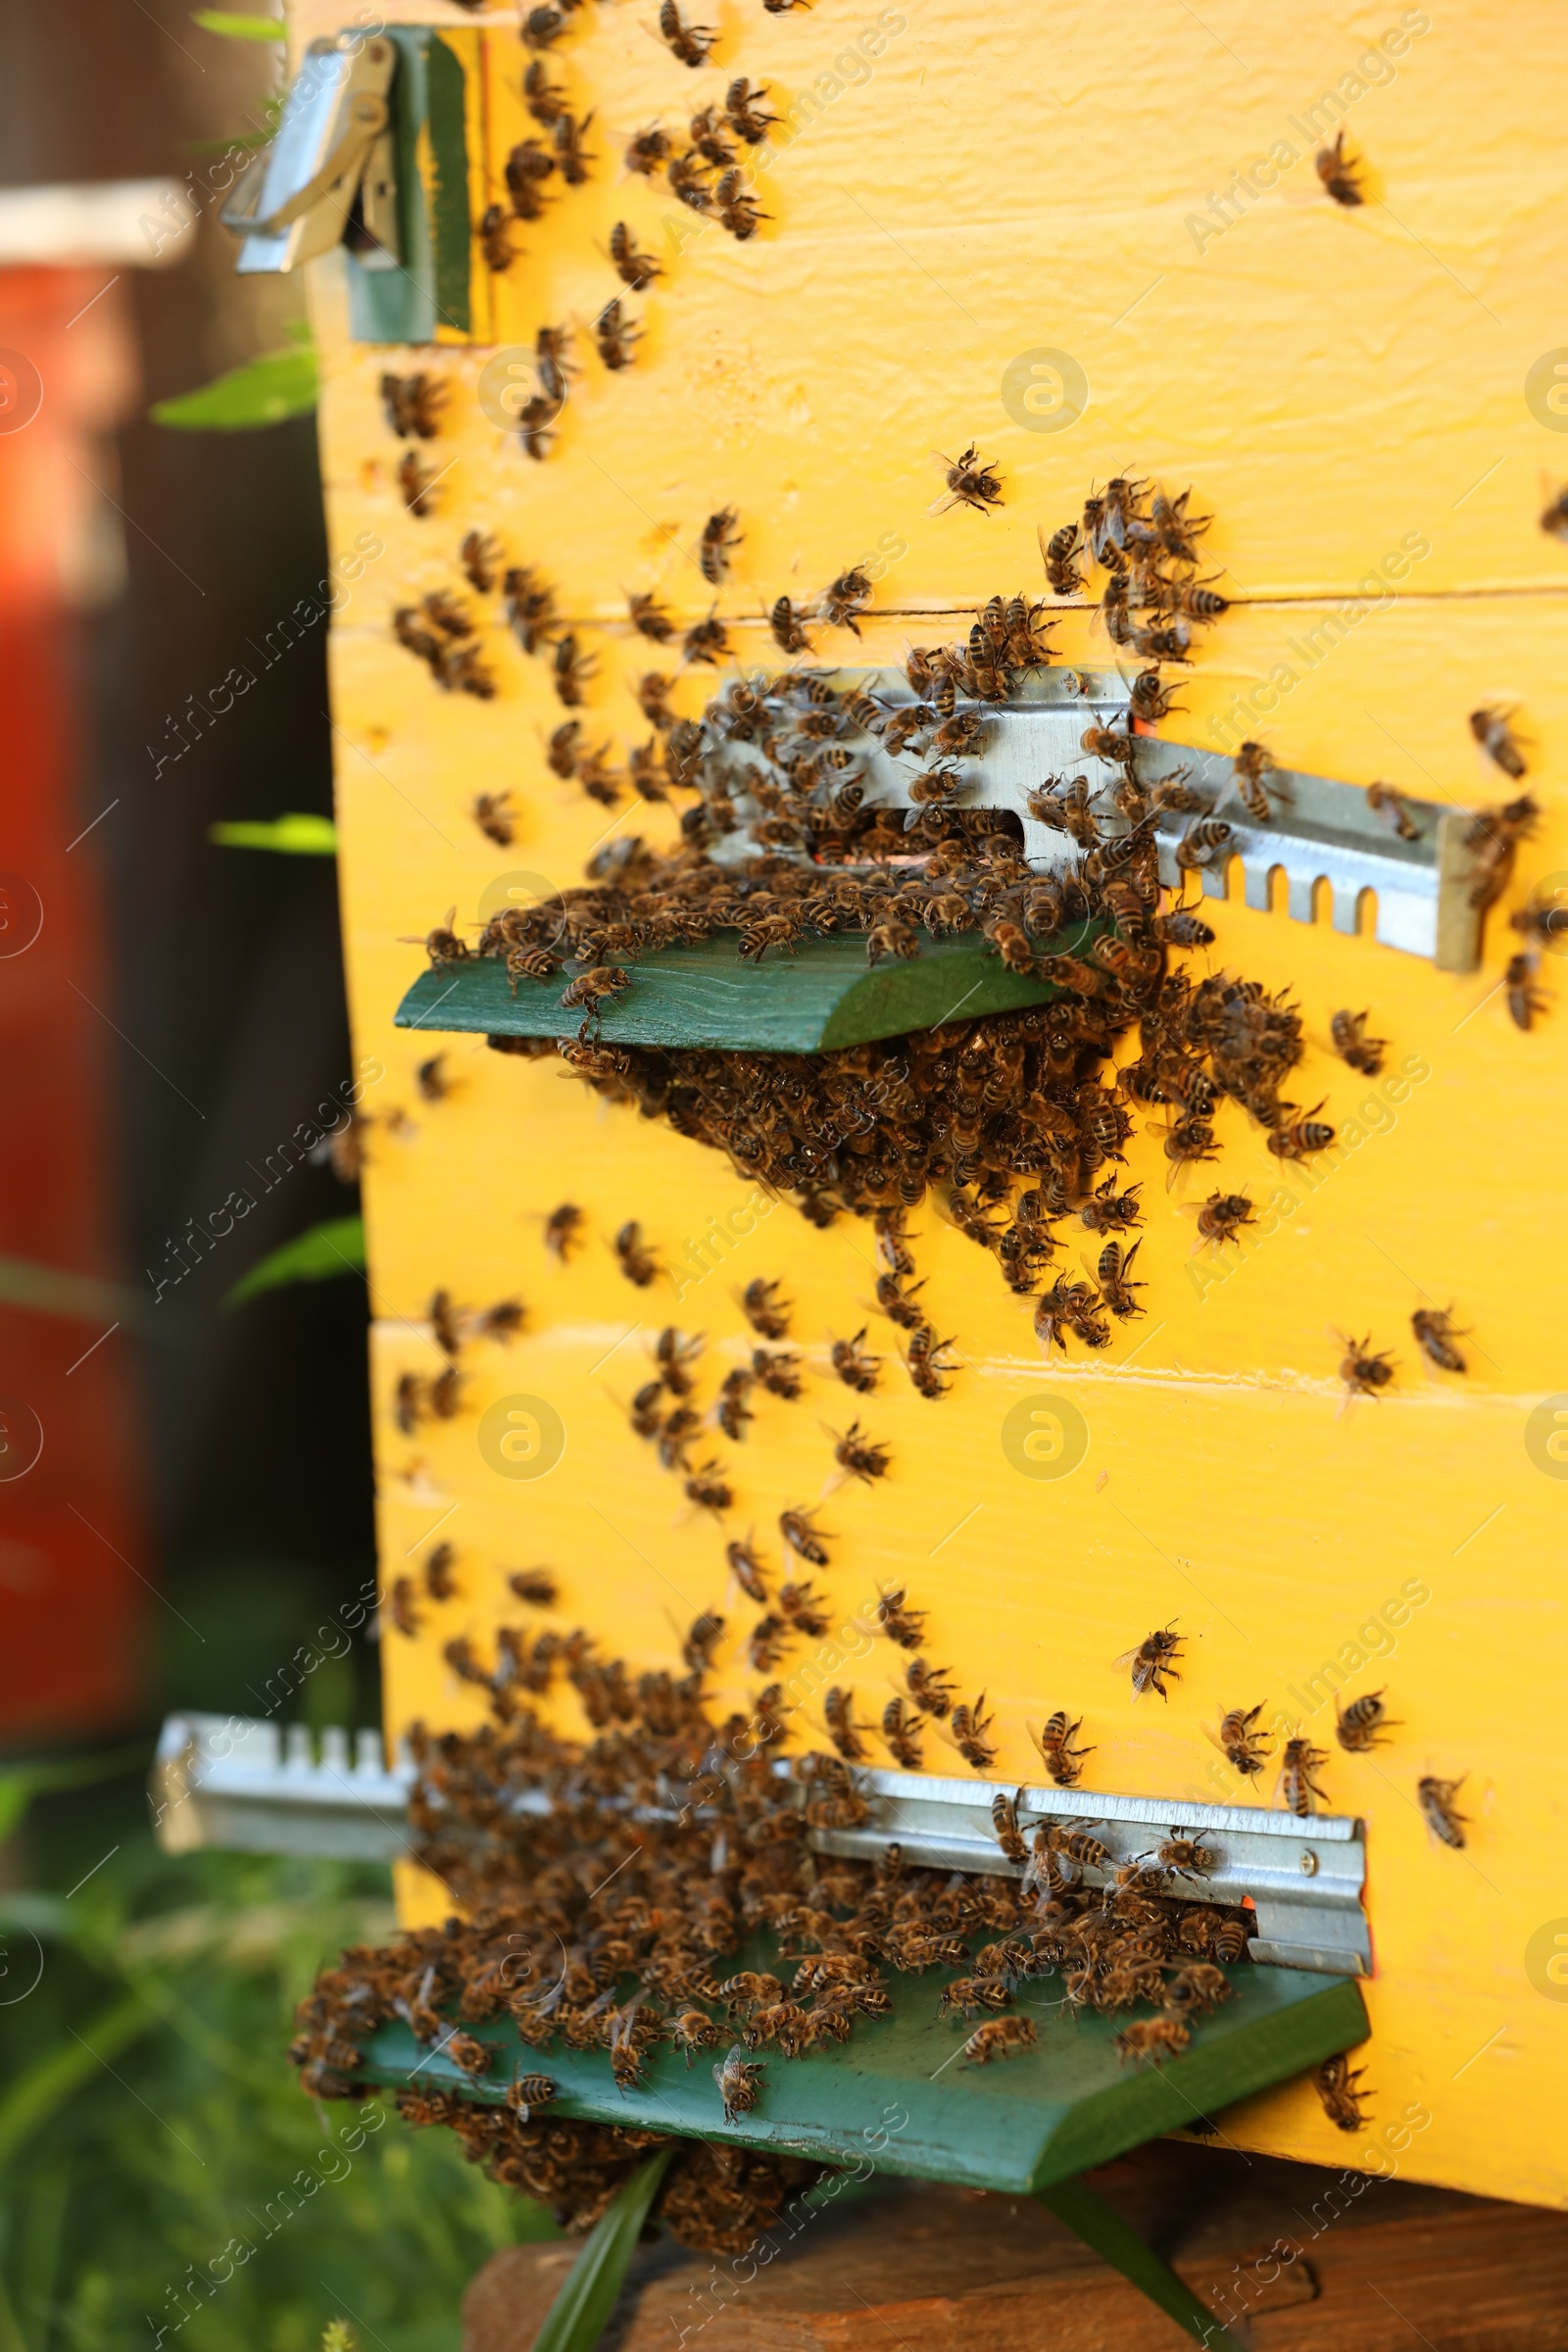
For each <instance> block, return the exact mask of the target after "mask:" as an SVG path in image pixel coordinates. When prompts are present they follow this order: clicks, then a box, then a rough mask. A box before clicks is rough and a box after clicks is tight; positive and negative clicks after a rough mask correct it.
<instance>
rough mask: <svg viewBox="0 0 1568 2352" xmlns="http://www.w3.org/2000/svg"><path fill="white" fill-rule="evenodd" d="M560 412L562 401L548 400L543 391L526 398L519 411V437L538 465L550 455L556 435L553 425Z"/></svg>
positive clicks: (528, 453)
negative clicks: (552, 428)
mask: <svg viewBox="0 0 1568 2352" xmlns="http://www.w3.org/2000/svg"><path fill="white" fill-rule="evenodd" d="M560 414H561V403H560V402H559V401H555V400H547V399H546V397H545V395H544V394H543V393H542V392H536V393H535V394H534V396H533V398H532V399H531V400H525V401H524V402H523V404H522V407H521V408H520V409H519V410H518V411H517V437H518V439H519V440H520V441H521V443H522V446H523V448H524V450H525V451H526V453H527V455H528V456H529V457H530V458H532V459H533V460H534V462H535V464H536V465H538V464H542V463H543V461H544V460H545V459H546V458H547V457H548V456H549V455H550V444H551V442H552V441H553V440H554V439H555V437H556V436H555V434H554V432H553V431H552V430H551V427H552V425H553V424H554V422H555V420H556V418H557V417H559V416H560Z"/></svg>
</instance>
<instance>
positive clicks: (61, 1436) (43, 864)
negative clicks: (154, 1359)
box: [0, 263, 151, 1751]
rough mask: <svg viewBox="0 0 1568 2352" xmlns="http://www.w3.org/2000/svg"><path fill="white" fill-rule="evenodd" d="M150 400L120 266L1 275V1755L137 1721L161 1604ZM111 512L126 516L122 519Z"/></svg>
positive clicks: (7, 271) (9, 270) (18, 270)
mask: <svg viewBox="0 0 1568 2352" xmlns="http://www.w3.org/2000/svg"><path fill="white" fill-rule="evenodd" d="M137 391H138V382H137V368H136V361H135V349H134V343H133V339H132V334H131V329H130V326H129V322H128V316H127V309H126V305H125V302H124V286H123V281H122V280H121V279H120V278H119V277H118V276H117V274H116V269H115V265H114V264H113V263H93V264H77V265H73V266H63V267H24V268H4V267H0V775H3V777H4V800H3V807H4V810H5V825H4V833H3V836H0V868H3V869H4V870H3V871H0V1073H3V1083H4V1090H5V1103H6V1112H7V1129H8V1148H7V1151H6V1152H5V1155H4V1158H3V1159H0V1744H3V1745H4V1746H5V1747H6V1748H8V1749H11V1750H13V1751H14V1750H16V1749H19V1748H24V1747H33V1746H36V1745H40V1744H48V1743H53V1742H56V1741H62V1740H73V1739H79V1738H82V1737H91V1736H93V1735H98V1734H102V1733H104V1732H106V1731H109V1730H112V1729H114V1728H115V1727H117V1726H121V1725H123V1724H124V1723H126V1722H127V1721H128V1720H130V1719H133V1718H134V1717H135V1716H137V1715H138V1714H139V1713H140V1712H141V1708H142V1697H143V1675H142V1661H141V1655H140V1653H141V1649H142V1634H143V1626H144V1617H145V1609H146V1604H147V1600H148V1595H149V1593H150V1591H151V1587H150V1584H149V1582H148V1573H147V1567H148V1564H147V1557H146V1542H147V1539H146V1534H145V1528H144V1510H143V1499H142V1494H141V1480H140V1476H139V1464H138V1447H137V1444H136V1438H135V1434H134V1433H135V1416H134V1406H133V1396H132V1387H131V1377H130V1372H131V1367H130V1361H129V1358H128V1355H127V1350H126V1348H125V1340H126V1338H127V1336H128V1330H129V1327H130V1326H132V1325H133V1324H134V1322H135V1319H136V1315H137V1311H138V1309H137V1302H136V1301H135V1297H134V1294H133V1293H131V1292H129V1291H128V1290H124V1289H123V1288H122V1287H121V1285H120V1284H119V1283H118V1281H117V1280H116V1275H117V1272H118V1269H117V1266H116V1250H115V1214H114V1201H113V1194H112V1187H111V1172H112V1168H113V1164H114V1160H113V1154H112V1150H111V1129H110V1113H111V1104H110V1101H109V1093H108V1090H109V1077H110V1072H109V1050H110V1048H111V1047H112V1045H113V1032H112V1029H111V1028H110V1026H109V1025H108V1024H109V1018H110V1015H111V1013H112V1011H113V1006H112V1004H111V997H110V991H111V987H112V981H111V978H110V975H109V971H108V965H107V958H106V956H105V954H104V949H103V944H102V943H103V931H104V920H103V908H102V884H101V876H100V874H99V872H98V869H97V867H96V864H95V855H94V844H93V842H92V839H91V831H90V828H91V826H92V823H93V820H94V818H95V817H96V816H97V814H98V813H99V812H98V811H96V810H95V809H83V806H82V800H81V791H82V778H83V758H82V744H81V740H80V735H79V732H78V713H79V711H80V709H81V706H82V702H83V699H84V698H83V685H84V681H83V677H82V674H81V670H82V646H81V627H80V621H79V618H78V614H79V613H80V612H81V611H82V610H83V609H84V608H86V607H88V606H90V605H94V604H99V603H102V602H104V601H106V600H107V597H108V596H109V595H112V594H113V593H114V592H115V590H116V588H117V586H118V576H117V573H118V561H119V556H120V551H121V542H120V540H119V536H118V515H117V514H116V512H115V508H114V502H113V498H112V496H111V495H110V493H111V489H112V485H113V483H114V476H113V471H112V468H113V464H114V451H113V444H112V442H111V441H110V439H109V435H110V432H111V430H112V428H113V426H114V425H115V424H116V423H118V422H119V421H120V420H121V419H122V418H123V417H125V416H126V415H127V413H128V412H129V410H130V407H131V404H132V402H133V400H134V399H135V397H136V395H137ZM106 499H107V501H108V503H107V504H106Z"/></svg>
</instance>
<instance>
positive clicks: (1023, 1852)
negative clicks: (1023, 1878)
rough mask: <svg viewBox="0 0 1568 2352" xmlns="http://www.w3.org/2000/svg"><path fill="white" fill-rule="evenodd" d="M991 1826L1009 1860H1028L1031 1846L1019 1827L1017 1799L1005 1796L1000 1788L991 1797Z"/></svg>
mask: <svg viewBox="0 0 1568 2352" xmlns="http://www.w3.org/2000/svg"><path fill="white" fill-rule="evenodd" d="M991 1827H992V1829H993V1830H994V1831H995V1833H996V1839H997V1843H998V1844H999V1845H1000V1846H1001V1848H1002V1850H1003V1852H1004V1853H1005V1855H1006V1857H1007V1860H1008V1861H1009V1862H1027V1861H1028V1859H1029V1847H1028V1844H1027V1842H1026V1840H1025V1838H1024V1837H1023V1833H1022V1832H1021V1831H1020V1829H1019V1827H1018V1805H1017V1799H1016V1798H1015V1797H1010V1796H1004V1794H1003V1792H1002V1790H1001V1789H998V1790H997V1793H996V1795H995V1796H994V1797H993V1798H992V1799H991Z"/></svg>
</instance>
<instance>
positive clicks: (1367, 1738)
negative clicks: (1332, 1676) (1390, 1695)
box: [1334, 1691, 1397, 1756]
mask: <svg viewBox="0 0 1568 2352" xmlns="http://www.w3.org/2000/svg"><path fill="white" fill-rule="evenodd" d="M1334 1713H1335V1725H1334V1736H1335V1738H1336V1739H1337V1740H1339V1743H1340V1745H1341V1746H1342V1747H1343V1748H1344V1749H1345V1750H1346V1751H1347V1753H1348V1754H1349V1755H1352V1756H1361V1755H1365V1754H1366V1752H1367V1750H1368V1749H1369V1748H1373V1747H1376V1746H1377V1744H1378V1741H1379V1740H1380V1739H1381V1738H1382V1736H1383V1734H1384V1733H1385V1732H1388V1731H1393V1730H1394V1729H1396V1728H1397V1727H1396V1726H1395V1724H1394V1721H1393V1719H1392V1717H1391V1716H1390V1714H1389V1712H1388V1709H1387V1708H1386V1707H1385V1706H1384V1704H1383V1693H1382V1691H1367V1693H1366V1694H1365V1696H1364V1697H1362V1698H1352V1699H1351V1701H1350V1703H1349V1705H1348V1707H1342V1706H1341V1705H1340V1702H1339V1698H1338V1696H1336V1698H1335V1701H1334Z"/></svg>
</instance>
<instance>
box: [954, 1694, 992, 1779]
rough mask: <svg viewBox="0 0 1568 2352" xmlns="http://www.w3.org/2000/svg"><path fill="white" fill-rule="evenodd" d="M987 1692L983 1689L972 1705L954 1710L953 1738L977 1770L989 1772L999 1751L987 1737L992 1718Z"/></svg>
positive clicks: (965, 1759)
mask: <svg viewBox="0 0 1568 2352" xmlns="http://www.w3.org/2000/svg"><path fill="white" fill-rule="evenodd" d="M985 1703H986V1694H985V1692H984V1691H981V1693H980V1695H979V1697H978V1698H977V1699H976V1700H975V1702H974V1705H973V1706H972V1707H971V1706H957V1707H955V1708H954V1710H953V1715H952V1724H953V1738H954V1743H955V1745H956V1747H957V1750H958V1753H959V1755H960V1756H962V1758H963V1760H964V1762H965V1763H966V1764H967V1765H968V1766H969V1767H970V1768H971V1770H973V1771H975V1772H989V1771H990V1769H991V1767H992V1765H993V1764H994V1763H995V1762H996V1760H997V1751H996V1749H995V1748H994V1747H993V1746H992V1745H991V1742H990V1741H989V1740H987V1738H986V1733H987V1732H988V1731H989V1730H990V1729H991V1723H992V1718H991V1717H990V1716H989V1715H988V1714H986V1712H985Z"/></svg>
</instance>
